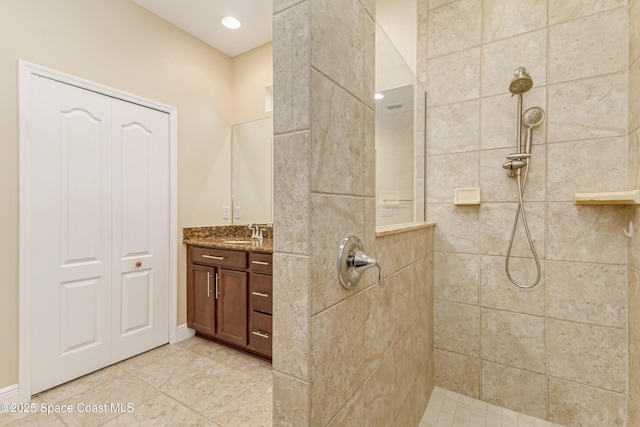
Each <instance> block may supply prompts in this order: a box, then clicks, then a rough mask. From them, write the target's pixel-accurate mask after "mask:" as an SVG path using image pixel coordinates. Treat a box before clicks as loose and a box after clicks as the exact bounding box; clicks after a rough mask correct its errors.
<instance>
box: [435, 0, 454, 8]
mask: <svg viewBox="0 0 640 427" xmlns="http://www.w3.org/2000/svg"><path fill="white" fill-rule="evenodd" d="M454 1H457V0H429V9H437V8H439V7H442V6H446V5H447V4H449V3H453V2H454Z"/></svg>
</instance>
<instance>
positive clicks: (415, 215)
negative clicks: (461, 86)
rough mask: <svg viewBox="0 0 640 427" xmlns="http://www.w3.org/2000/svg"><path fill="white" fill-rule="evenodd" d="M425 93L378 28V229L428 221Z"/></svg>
mask: <svg viewBox="0 0 640 427" xmlns="http://www.w3.org/2000/svg"><path fill="white" fill-rule="evenodd" d="M425 100H426V93H425V91H424V89H423V88H422V86H421V85H420V84H419V82H418V80H417V78H416V76H415V75H414V74H413V72H412V71H411V68H410V67H409V66H408V65H407V63H406V62H405V61H404V59H403V58H402V56H401V55H400V53H399V52H398V50H397V49H396V48H395V46H394V45H393V43H392V42H391V40H390V39H389V37H388V36H387V34H386V33H385V31H384V29H383V28H382V27H381V26H380V25H377V26H376V226H386V225H395V224H403V223H410V222H422V221H424V220H425V211H424V208H425V203H424V201H425V194H424V189H425V180H424V178H425V153H424V150H425V114H426V108H425Z"/></svg>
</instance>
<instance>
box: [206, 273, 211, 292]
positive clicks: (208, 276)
mask: <svg viewBox="0 0 640 427" xmlns="http://www.w3.org/2000/svg"><path fill="white" fill-rule="evenodd" d="M207 298H211V273H209V272H208V271H207Z"/></svg>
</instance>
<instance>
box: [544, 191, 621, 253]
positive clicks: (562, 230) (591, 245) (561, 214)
mask: <svg viewBox="0 0 640 427" xmlns="http://www.w3.org/2000/svg"><path fill="white" fill-rule="evenodd" d="M625 217H626V215H625V208H624V207H622V206H611V205H574V204H573V203H559V202H558V203H548V204H547V244H548V251H549V253H548V259H550V260H558V261H578V262H597V263H602V264H624V263H625V262H626V259H627V254H626V245H625V240H624V239H626V237H625V236H624V234H623V233H622V232H621V229H622V227H624V226H625V225H626V220H625V219H626V218H625Z"/></svg>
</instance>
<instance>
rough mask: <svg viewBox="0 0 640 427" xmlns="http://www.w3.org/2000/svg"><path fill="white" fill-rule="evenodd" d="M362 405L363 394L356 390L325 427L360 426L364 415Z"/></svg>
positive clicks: (360, 390)
mask: <svg viewBox="0 0 640 427" xmlns="http://www.w3.org/2000/svg"><path fill="white" fill-rule="evenodd" d="M364 404H365V402H364V394H363V393H362V389H361V388H360V389H358V390H356V392H355V393H354V394H353V396H351V398H349V400H348V401H347V402H346V403H345V404H344V406H343V407H342V409H340V411H339V412H338V413H337V414H336V415H335V416H334V417H333V419H332V420H331V421H329V423H328V424H327V427H351V426H357V425H361V424H362V420H363V419H364V414H365V406H364Z"/></svg>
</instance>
